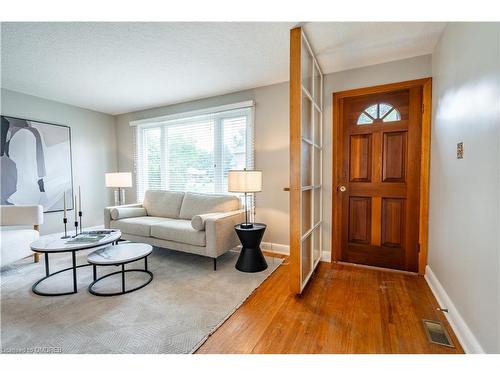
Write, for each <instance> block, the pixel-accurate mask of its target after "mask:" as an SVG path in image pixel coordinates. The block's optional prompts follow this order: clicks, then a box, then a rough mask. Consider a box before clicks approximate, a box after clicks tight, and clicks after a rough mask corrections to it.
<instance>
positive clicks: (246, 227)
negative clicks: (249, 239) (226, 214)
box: [240, 223, 253, 229]
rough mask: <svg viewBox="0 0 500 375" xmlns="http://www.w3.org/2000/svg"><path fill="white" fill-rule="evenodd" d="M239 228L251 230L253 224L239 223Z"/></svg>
mask: <svg viewBox="0 0 500 375" xmlns="http://www.w3.org/2000/svg"><path fill="white" fill-rule="evenodd" d="M240 228H241V229H250V228H253V224H252V223H241V224H240Z"/></svg>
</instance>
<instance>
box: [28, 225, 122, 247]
mask: <svg viewBox="0 0 500 375" xmlns="http://www.w3.org/2000/svg"><path fill="white" fill-rule="evenodd" d="M121 235H122V233H121V232H120V231H119V230H115V231H113V232H111V233H109V234H106V235H105V236H104V238H101V239H100V240H99V241H96V242H73V243H71V242H69V241H71V240H73V238H66V239H62V238H59V236H44V237H42V238H40V239H39V240H37V241H35V242H33V243H32V244H31V250H32V251H36V252H40V253H62V252H66V251H73V250H84V249H91V248H94V247H101V246H106V245H109V244H110V243H113V242H115V241H117V240H119V239H120V237H121Z"/></svg>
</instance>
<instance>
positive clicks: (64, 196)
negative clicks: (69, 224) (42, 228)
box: [63, 191, 66, 219]
mask: <svg viewBox="0 0 500 375" xmlns="http://www.w3.org/2000/svg"><path fill="white" fill-rule="evenodd" d="M63 194H64V195H63V198H64V218H65V219H66V191H64V193H63Z"/></svg>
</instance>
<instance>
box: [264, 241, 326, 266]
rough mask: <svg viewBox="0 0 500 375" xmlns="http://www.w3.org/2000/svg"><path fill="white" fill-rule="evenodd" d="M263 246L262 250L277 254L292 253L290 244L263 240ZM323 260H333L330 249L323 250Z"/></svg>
mask: <svg viewBox="0 0 500 375" xmlns="http://www.w3.org/2000/svg"><path fill="white" fill-rule="evenodd" d="M261 248H262V250H266V251H269V252H272V253H276V254H281V255H290V246H288V245H282V244H279V243H272V242H262V243H261ZM321 261H322V262H331V253H330V251H327V250H323V251H322V252H321Z"/></svg>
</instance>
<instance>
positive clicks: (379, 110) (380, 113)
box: [356, 103, 401, 125]
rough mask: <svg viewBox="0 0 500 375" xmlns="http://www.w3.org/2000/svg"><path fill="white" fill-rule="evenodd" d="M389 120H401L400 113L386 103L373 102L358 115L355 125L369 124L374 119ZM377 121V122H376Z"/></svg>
mask: <svg viewBox="0 0 500 375" xmlns="http://www.w3.org/2000/svg"><path fill="white" fill-rule="evenodd" d="M377 120H378V121H382V122H390V121H399V120H401V114H400V113H399V111H398V110H397V109H396V108H394V107H393V106H392V105H390V104H387V103H378V104H373V105H371V106H369V107H368V108H366V109H365V110H364V111H363V112H361V114H360V115H359V117H358V122H357V123H356V124H357V125H370V124H373V123H374V122H376V121H377ZM378 121H377V122H378Z"/></svg>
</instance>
